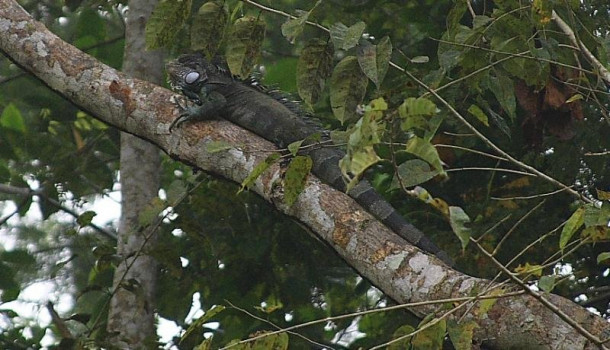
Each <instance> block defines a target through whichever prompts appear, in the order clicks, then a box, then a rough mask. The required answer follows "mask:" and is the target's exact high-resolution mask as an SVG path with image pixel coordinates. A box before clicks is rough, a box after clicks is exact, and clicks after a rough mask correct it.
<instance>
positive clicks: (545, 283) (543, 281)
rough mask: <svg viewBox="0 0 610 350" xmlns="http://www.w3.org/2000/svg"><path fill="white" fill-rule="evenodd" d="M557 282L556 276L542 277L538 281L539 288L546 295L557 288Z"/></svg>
mask: <svg viewBox="0 0 610 350" xmlns="http://www.w3.org/2000/svg"><path fill="white" fill-rule="evenodd" d="M556 280H557V277H556V276H542V277H540V280H539V281H538V287H539V288H540V289H541V290H543V291H545V292H546V293H550V292H552V291H553V288H555V282H556Z"/></svg>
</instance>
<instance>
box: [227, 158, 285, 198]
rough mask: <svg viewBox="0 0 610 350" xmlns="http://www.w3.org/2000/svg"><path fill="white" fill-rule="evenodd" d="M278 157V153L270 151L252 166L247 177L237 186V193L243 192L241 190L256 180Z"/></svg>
mask: <svg viewBox="0 0 610 350" xmlns="http://www.w3.org/2000/svg"><path fill="white" fill-rule="evenodd" d="M279 158H280V155H279V153H272V154H271V155H270V156H268V157H267V158H266V159H265V160H264V161H262V162H260V163H258V164H257V165H256V166H255V167H254V169H253V170H252V172H251V173H250V175H248V177H246V179H244V181H243V182H242V183H241V187H240V188H239V190H238V191H237V193H238V194H239V193H241V192H243V190H245V189H246V188H249V187H250V186H251V185H252V184H253V183H254V181H256V179H258V177H259V176H261V174H262V173H264V172H265V170H267V169H268V168H269V167H270V166H271V165H273V164H274V163H275V162H277V160H278V159H279Z"/></svg>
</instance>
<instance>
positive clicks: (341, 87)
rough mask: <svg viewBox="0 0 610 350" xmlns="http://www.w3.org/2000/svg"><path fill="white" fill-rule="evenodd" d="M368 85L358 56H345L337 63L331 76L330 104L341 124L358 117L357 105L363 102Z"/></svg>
mask: <svg viewBox="0 0 610 350" xmlns="http://www.w3.org/2000/svg"><path fill="white" fill-rule="evenodd" d="M367 85H368V79H367V78H366V76H364V74H362V71H361V70H360V67H359V66H358V59H357V58H356V57H354V56H348V57H345V58H344V59H343V60H341V62H339V63H338V64H337V66H336V67H335V70H334V71H333V74H332V76H331V78H330V105H331V107H332V110H333V114H334V115H335V118H337V120H339V121H340V122H341V124H343V123H345V122H346V121H350V120H353V119H355V118H356V116H357V114H356V107H358V105H359V104H360V103H362V99H363V98H364V94H365V92H366V86H367Z"/></svg>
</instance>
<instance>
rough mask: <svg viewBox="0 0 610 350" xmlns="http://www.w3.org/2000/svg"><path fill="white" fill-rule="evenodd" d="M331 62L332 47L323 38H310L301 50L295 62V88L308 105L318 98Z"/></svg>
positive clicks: (330, 67) (328, 74)
mask: <svg viewBox="0 0 610 350" xmlns="http://www.w3.org/2000/svg"><path fill="white" fill-rule="evenodd" d="M332 63H333V47H332V45H329V44H328V43H327V42H326V41H324V40H320V39H314V40H310V41H309V42H308V43H307V44H306V45H305V47H304V48H303V51H301V56H299V61H298V63H297V89H298V92H299V96H301V98H302V99H303V101H305V103H307V105H309V106H310V107H311V106H312V105H313V104H315V103H316V102H317V101H318V99H319V98H320V95H321V93H322V90H324V83H325V81H326V79H327V78H328V77H329V76H330V73H331V69H332Z"/></svg>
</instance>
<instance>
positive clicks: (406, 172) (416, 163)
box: [390, 159, 439, 189]
mask: <svg viewBox="0 0 610 350" xmlns="http://www.w3.org/2000/svg"><path fill="white" fill-rule="evenodd" d="M396 171H397V172H398V174H397V175H396V176H394V179H393V180H392V184H391V185H390V189H398V188H401V187H400V184H402V185H403V186H404V187H406V188H408V187H413V186H416V185H419V184H422V183H424V182H426V181H428V180H430V179H431V178H433V177H435V176H436V175H438V174H439V172H438V170H434V169H431V168H430V165H429V164H428V163H427V162H424V161H423V160H420V159H411V160H408V161H406V162H404V163H402V164H400V165H399V166H398V168H397V169H396ZM397 176H398V177H400V183H399V180H398V177H397Z"/></svg>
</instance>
